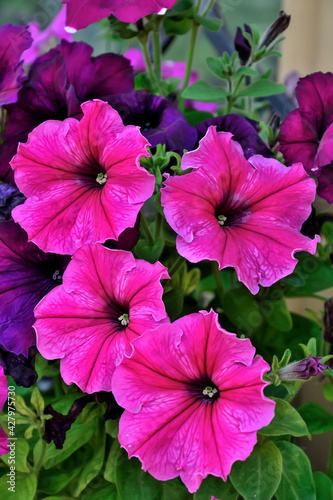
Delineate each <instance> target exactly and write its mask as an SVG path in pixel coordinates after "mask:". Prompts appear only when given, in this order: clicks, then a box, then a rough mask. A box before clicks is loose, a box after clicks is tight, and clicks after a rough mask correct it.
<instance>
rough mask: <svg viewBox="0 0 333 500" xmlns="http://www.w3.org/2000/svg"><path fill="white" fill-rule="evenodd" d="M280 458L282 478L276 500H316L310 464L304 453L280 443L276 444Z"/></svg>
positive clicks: (287, 444) (294, 446) (294, 447)
mask: <svg viewBox="0 0 333 500" xmlns="http://www.w3.org/2000/svg"><path fill="white" fill-rule="evenodd" d="M276 446H277V447H278V449H279V450H280V453H281V456H282V465H283V471H282V478H281V482H280V485H279V488H278V490H277V492H276V493H275V496H276V499H277V500H286V498H287V499H288V500H305V499H306V500H316V492H315V485H314V481H313V478H312V471H311V464H310V461H309V459H308V457H307V456H306V455H305V453H304V451H302V450H301V448H299V447H298V446H296V445H294V444H292V443H288V442H287V441H280V442H277V443H276Z"/></svg>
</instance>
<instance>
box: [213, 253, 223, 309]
mask: <svg viewBox="0 0 333 500" xmlns="http://www.w3.org/2000/svg"><path fill="white" fill-rule="evenodd" d="M212 268H213V276H214V279H215V284H216V295H217V297H218V299H219V301H220V303H221V305H222V302H223V295H224V285H223V281H222V276H221V271H219V266H218V264H217V262H213V263H212Z"/></svg>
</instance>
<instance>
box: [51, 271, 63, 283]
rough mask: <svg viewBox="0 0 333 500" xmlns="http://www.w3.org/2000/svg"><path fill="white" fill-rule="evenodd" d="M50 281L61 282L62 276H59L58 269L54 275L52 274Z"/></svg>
mask: <svg viewBox="0 0 333 500" xmlns="http://www.w3.org/2000/svg"><path fill="white" fill-rule="evenodd" d="M52 279H53V280H54V281H61V280H62V276H61V274H60V271H58V269H57V270H56V271H54V273H53V274H52Z"/></svg>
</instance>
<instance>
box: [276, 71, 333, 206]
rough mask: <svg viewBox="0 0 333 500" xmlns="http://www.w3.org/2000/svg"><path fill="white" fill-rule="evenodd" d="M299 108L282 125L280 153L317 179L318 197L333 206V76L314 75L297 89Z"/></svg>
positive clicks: (326, 74)
mask: <svg viewBox="0 0 333 500" xmlns="http://www.w3.org/2000/svg"><path fill="white" fill-rule="evenodd" d="M296 98H297V101H298V104H299V108H298V109H295V110H294V111H291V112H290V113H289V114H288V115H287V117H286V118H285V120H284V122H283V123H282V125H281V129H280V136H279V142H280V146H279V149H280V151H281V152H282V154H283V156H284V158H285V160H286V163H287V164H288V165H290V164H291V163H295V162H302V163H303V165H304V168H305V169H306V171H307V172H308V173H310V174H312V175H314V176H315V177H316V178H317V179H318V194H319V196H322V197H323V198H325V199H326V200H327V201H329V202H330V203H332V202H333V184H332V180H333V146H332V144H333V143H332V138H333V74H332V73H321V72H318V73H313V74H311V75H308V76H306V77H305V78H300V80H299V82H298V84H297V87H296Z"/></svg>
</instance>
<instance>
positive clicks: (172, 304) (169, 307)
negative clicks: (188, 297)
mask: <svg viewBox="0 0 333 500" xmlns="http://www.w3.org/2000/svg"><path fill="white" fill-rule="evenodd" d="M163 302H164V304H165V309H166V311H167V314H168V316H169V318H170V321H171V322H172V321H175V320H176V319H177V318H178V317H179V316H180V314H181V312H182V310H183V304H184V295H183V293H182V292H181V290H170V291H169V292H167V293H165V294H164V295H163Z"/></svg>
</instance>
